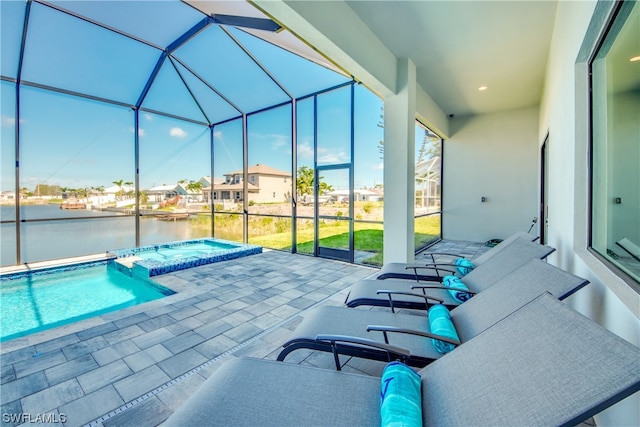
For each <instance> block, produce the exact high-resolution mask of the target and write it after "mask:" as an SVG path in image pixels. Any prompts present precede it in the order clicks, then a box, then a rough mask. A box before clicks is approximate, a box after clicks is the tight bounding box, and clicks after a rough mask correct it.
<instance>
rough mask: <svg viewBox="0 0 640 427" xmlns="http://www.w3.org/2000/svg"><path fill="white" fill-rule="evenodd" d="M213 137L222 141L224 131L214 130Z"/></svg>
mask: <svg viewBox="0 0 640 427" xmlns="http://www.w3.org/2000/svg"><path fill="white" fill-rule="evenodd" d="M213 137H214V138H220V139H222V131H221V130H214V131H213Z"/></svg>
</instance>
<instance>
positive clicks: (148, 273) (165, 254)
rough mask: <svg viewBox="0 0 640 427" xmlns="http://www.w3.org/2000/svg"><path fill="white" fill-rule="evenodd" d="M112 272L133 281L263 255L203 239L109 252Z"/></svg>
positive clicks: (242, 246) (237, 245)
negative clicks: (123, 274) (112, 258)
mask: <svg viewBox="0 0 640 427" xmlns="http://www.w3.org/2000/svg"><path fill="white" fill-rule="evenodd" d="M110 253H112V254H114V255H115V256H116V259H115V260H113V261H110V263H111V266H112V267H114V268H115V269H117V270H119V271H121V272H123V273H125V274H128V275H130V276H132V277H143V278H147V277H153V276H157V275H159V274H166V273H170V272H172V271H178V270H184V269H187V268H191V267H197V266H199V265H205V264H211V263H214V262H220V261H227V260H230V259H235V258H240V257H244V256H248V255H253V254H259V253H262V247H261V246H255V245H245V244H242V243H236V242H230V241H227V240H222V239H214V238H204V239H195V240H183V241H178V242H170V243H163V244H161V245H150V246H142V247H139V248H131V249H122V250H117V251H110Z"/></svg>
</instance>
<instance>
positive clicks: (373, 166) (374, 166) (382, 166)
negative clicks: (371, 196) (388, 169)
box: [371, 162, 384, 171]
mask: <svg viewBox="0 0 640 427" xmlns="http://www.w3.org/2000/svg"><path fill="white" fill-rule="evenodd" d="M371 169H373V170H377V171H381V170H383V169H384V163H383V162H380V163H378V164H375V165H371Z"/></svg>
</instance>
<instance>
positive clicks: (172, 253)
mask: <svg viewBox="0 0 640 427" xmlns="http://www.w3.org/2000/svg"><path fill="white" fill-rule="evenodd" d="M232 248H234V246H231V245H226V244H222V243H217V242H216V243H214V242H211V243H209V242H194V243H191V244H189V245H182V246H157V247H155V248H154V249H152V250H149V251H147V252H139V253H138V257H140V258H142V259H151V260H155V261H167V260H179V259H182V258H187V257H206V256H209V255H215V254H219V253H221V252H223V251H226V250H228V249H232Z"/></svg>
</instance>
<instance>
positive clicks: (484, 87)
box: [478, 86, 488, 91]
mask: <svg viewBox="0 0 640 427" xmlns="http://www.w3.org/2000/svg"><path fill="white" fill-rule="evenodd" d="M487 89H488V88H487V86H480V87H479V88H478V90H480V91H482V90H487Z"/></svg>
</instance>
